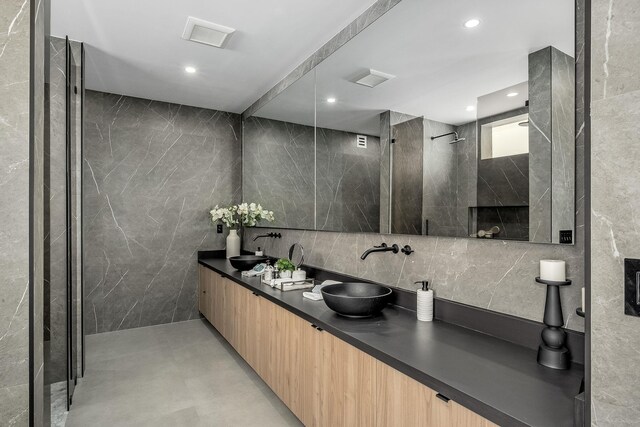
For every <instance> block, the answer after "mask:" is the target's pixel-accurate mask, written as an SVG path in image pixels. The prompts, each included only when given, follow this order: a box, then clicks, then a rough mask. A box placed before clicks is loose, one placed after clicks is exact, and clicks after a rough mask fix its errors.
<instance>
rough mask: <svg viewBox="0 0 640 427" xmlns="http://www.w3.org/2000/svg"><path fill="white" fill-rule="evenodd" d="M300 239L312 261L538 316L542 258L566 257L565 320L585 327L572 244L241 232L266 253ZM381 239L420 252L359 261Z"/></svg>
mask: <svg viewBox="0 0 640 427" xmlns="http://www.w3.org/2000/svg"><path fill="white" fill-rule="evenodd" d="M270 231H275V232H280V233H282V239H269V240H267V241H264V240H263V241H262V242H260V241H258V242H257V243H256V242H253V241H252V239H253V237H255V236H256V235H258V234H263V233H266V232H270ZM295 242H299V243H301V244H302V246H303V247H304V250H305V264H307V265H311V266H314V267H319V268H326V269H329V270H333V271H337V272H340V273H344V274H349V275H353V276H356V277H361V278H364V279H370V280H374V281H377V282H381V283H386V284H389V285H393V286H398V287H401V288H404V289H411V290H413V289H417V287H416V285H414V282H415V281H418V280H425V279H426V280H430V281H431V283H432V286H433V289H434V292H435V294H436V295H437V296H438V297H441V298H446V299H450V300H453V301H458V302H461V303H465V304H469V305H473V306H476V307H482V308H486V309H489V310H494V311H498V312H502V313H507V314H511V315H514V316H519V317H524V318H527V319H531V320H535V321H540V322H541V321H542V316H543V314H544V301H545V289H543V287H541V286H540V285H539V284H537V283H536V282H535V280H534V278H535V277H536V276H538V275H539V261H540V260H541V259H547V258H551V259H563V260H565V261H566V262H567V274H568V276H569V277H570V278H571V279H573V281H574V283H575V285H574V286H569V287H565V288H563V289H562V291H561V292H562V294H561V297H562V304H563V307H564V309H565V311H564V313H565V321H566V325H567V327H568V328H570V329H573V330H578V331H582V330H584V321H583V319H582V318H580V317H578V316H576V315H575V308H576V307H578V306H579V305H580V287H581V286H582V284H583V283H584V272H583V258H582V251H579V250H576V249H577V248H575V247H573V246H561V245H556V246H553V245H540V244H530V243H525V242H512V241H501V240H491V241H485V240H478V239H469V238H451V237H430V236H408V235H400V234H384V235H383V234H375V233H335V232H324V231H303V230H283V229H269V228H255V229H248V230H246V232H245V235H244V249H247V250H250V251H254V250H256V249H257V247H258V245H259V246H261V247H264V249H265V251H266V254H267V255H269V256H278V257H286V256H287V254H288V251H289V247H290V246H291V245H292V244H293V243H295ZM382 242H386V243H387V244H393V243H397V244H398V245H400V246H404V245H406V244H409V245H411V247H412V248H413V249H414V250H415V251H416V252H415V253H413V254H411V255H410V256H408V257H407V256H405V255H403V254H397V255H394V254H391V253H383V254H374V255H371V256H369V257H368V258H367V259H366V260H364V261H363V260H361V259H360V255H361V254H362V253H363V252H364V251H365V250H366V249H368V248H370V247H372V246H374V245H379V244H380V243H382Z"/></svg>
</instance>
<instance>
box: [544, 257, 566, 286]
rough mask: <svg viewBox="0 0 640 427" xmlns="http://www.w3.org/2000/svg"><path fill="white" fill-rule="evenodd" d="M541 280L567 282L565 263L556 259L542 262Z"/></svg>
mask: <svg viewBox="0 0 640 427" xmlns="http://www.w3.org/2000/svg"><path fill="white" fill-rule="evenodd" d="M540 278H541V279H542V280H551V281H553V282H564V281H565V280H567V275H566V267H565V262H564V261H559V260H555V259H543V260H540Z"/></svg>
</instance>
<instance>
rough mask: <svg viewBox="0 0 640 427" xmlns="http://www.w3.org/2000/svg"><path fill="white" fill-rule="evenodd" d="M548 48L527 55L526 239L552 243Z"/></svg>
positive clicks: (550, 97) (549, 57)
mask: <svg viewBox="0 0 640 427" xmlns="http://www.w3.org/2000/svg"><path fill="white" fill-rule="evenodd" d="M551 90H552V88H551V47H546V48H544V49H541V50H538V51H536V52H533V53H531V54H529V199H530V200H531V204H530V206H529V239H530V241H532V242H539V243H544V242H550V241H551V138H552V134H551V124H552V123H551V108H550V106H551V99H552V96H551Z"/></svg>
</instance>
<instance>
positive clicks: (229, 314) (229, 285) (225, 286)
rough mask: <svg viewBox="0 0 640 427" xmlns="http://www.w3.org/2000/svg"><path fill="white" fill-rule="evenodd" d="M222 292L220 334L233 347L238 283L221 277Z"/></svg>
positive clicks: (234, 344)
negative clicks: (222, 303)
mask: <svg viewBox="0 0 640 427" xmlns="http://www.w3.org/2000/svg"><path fill="white" fill-rule="evenodd" d="M221 282H222V292H223V294H224V296H223V301H224V305H223V307H222V310H223V313H224V314H223V316H222V319H223V320H222V322H223V324H222V336H223V337H224V338H225V339H226V340H227V341H228V342H229V344H231V345H232V346H233V347H234V348H235V346H236V341H235V339H236V337H235V329H234V328H235V313H236V301H235V296H236V288H237V287H238V285H236V284H235V283H233V282H232V281H231V280H229V279H227V278H221Z"/></svg>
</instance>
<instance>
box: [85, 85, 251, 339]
mask: <svg viewBox="0 0 640 427" xmlns="http://www.w3.org/2000/svg"><path fill="white" fill-rule="evenodd" d="M85 103H86V112H85V140H84V159H83V161H84V163H85V168H84V177H83V188H82V191H83V193H84V194H83V202H84V218H83V229H84V239H85V245H84V248H85V256H84V260H85V268H84V274H85V302H84V304H85V310H84V311H85V319H84V322H85V332H86V333H87V334H93V333H97V332H106V331H114V330H119V329H127V328H135V327H140V326H148V325H155V324H160V323H170V322H178V321H182V320H188V319H193V318H196V317H198V309H197V304H196V297H197V292H196V284H197V269H196V262H195V260H196V257H197V251H198V249H201V248H207V249H211V248H214V249H223V248H224V245H225V243H224V239H225V236H226V234H216V233H215V229H214V227H213V226H212V225H211V224H210V222H209V221H208V211H209V209H211V208H212V207H213V206H214V205H216V204H218V205H228V204H233V203H238V202H239V201H240V197H241V196H240V188H241V176H240V173H241V172H240V171H241V160H240V158H241V143H240V135H241V123H240V116H239V115H237V114H231V113H225V112H221V111H213V110H207V109H202V108H195V107H189V106H184V105H176V104H168V103H164V102H158V101H150V100H146V99H139V98H132V97H128V96H121V95H114V94H108V93H100V92H94V91H87V93H86V96H85Z"/></svg>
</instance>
